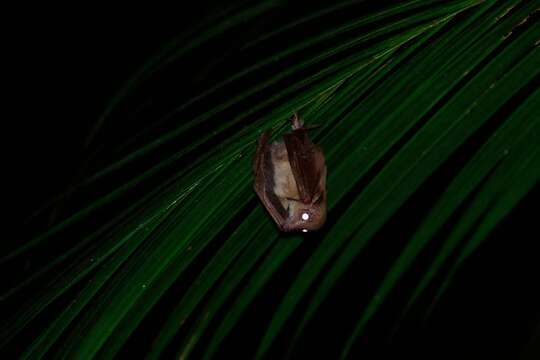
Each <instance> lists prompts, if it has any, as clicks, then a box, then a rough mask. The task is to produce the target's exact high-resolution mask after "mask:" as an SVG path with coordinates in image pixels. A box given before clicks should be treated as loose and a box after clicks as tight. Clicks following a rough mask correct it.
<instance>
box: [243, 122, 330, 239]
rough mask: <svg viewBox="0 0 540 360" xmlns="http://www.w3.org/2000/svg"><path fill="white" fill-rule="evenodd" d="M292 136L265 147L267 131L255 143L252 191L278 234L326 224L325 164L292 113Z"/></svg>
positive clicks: (302, 126)
mask: <svg viewBox="0 0 540 360" xmlns="http://www.w3.org/2000/svg"><path fill="white" fill-rule="evenodd" d="M291 121H292V132H290V133H287V134H284V135H283V140H282V141H275V142H273V143H269V138H270V131H269V130H267V131H265V132H264V133H263V134H262V135H261V136H260V137H259V139H258V141H257V151H256V153H255V158H254V160H253V173H254V177H255V181H254V184H253V188H254V189H255V192H256V193H257V195H258V196H259V198H260V199H261V202H262V203H263V205H264V207H265V208H266V210H268V212H269V213H270V215H271V216H272V218H273V219H274V221H275V223H276V224H277V226H278V227H279V229H280V230H281V231H284V232H292V231H303V232H308V231H312V230H317V229H319V228H320V227H321V226H322V225H323V224H324V222H325V221H326V164H325V159H324V154H323V152H322V150H321V148H320V147H318V146H316V145H314V144H313V143H312V142H311V140H310V139H309V137H308V130H309V129H311V128H313V127H314V126H310V127H304V124H303V121H302V120H301V119H300V118H299V117H298V115H297V114H296V113H295V114H294V115H293V117H292V118H291Z"/></svg>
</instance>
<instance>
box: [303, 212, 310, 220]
mask: <svg viewBox="0 0 540 360" xmlns="http://www.w3.org/2000/svg"><path fill="white" fill-rule="evenodd" d="M308 219H309V214H308V213H307V212H305V213H302V220H304V221H305V220H308Z"/></svg>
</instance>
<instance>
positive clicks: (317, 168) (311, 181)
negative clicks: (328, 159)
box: [283, 128, 326, 204]
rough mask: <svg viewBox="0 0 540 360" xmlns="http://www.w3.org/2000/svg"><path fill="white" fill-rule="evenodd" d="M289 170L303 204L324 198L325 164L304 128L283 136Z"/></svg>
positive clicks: (318, 149)
mask: <svg viewBox="0 0 540 360" xmlns="http://www.w3.org/2000/svg"><path fill="white" fill-rule="evenodd" d="M283 139H284V141H285V146H286V148H287V154H288V156H289V162H290V164H291V169H292V172H293V175H294V179H295V181H296V186H297V187H298V193H299V195H300V199H301V200H302V202H303V203H306V204H307V203H311V204H313V203H315V202H318V201H319V200H322V199H324V198H325V191H326V190H325V189H326V164H325V160H324V155H323V152H322V150H321V149H320V148H319V147H317V146H315V145H314V144H313V143H312V142H311V140H310V139H309V137H308V135H307V130H306V129H305V128H300V129H297V130H294V131H293V132H292V133H289V134H285V135H284V136H283Z"/></svg>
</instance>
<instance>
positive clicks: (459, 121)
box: [0, 0, 540, 359]
mask: <svg viewBox="0 0 540 360" xmlns="http://www.w3.org/2000/svg"><path fill="white" fill-rule="evenodd" d="M302 9H303V12H302V13H301V15H299V12H300V11H299V6H298V5H297V6H295V5H291V4H289V5H286V4H282V3H280V2H263V3H262V4H258V5H254V6H248V5H246V4H243V5H242V6H234V7H231V8H228V9H225V10H224V11H223V12H222V13H218V14H215V15H213V16H211V17H209V18H208V19H207V20H206V21H205V22H203V23H201V24H200V26H199V27H198V28H195V29H193V31H192V32H190V33H186V34H181V35H179V37H178V38H177V39H175V40H173V41H172V42H171V43H170V44H169V45H168V46H166V47H165V48H164V49H163V50H162V51H161V52H160V53H158V54H156V55H155V57H153V58H152V59H149V60H148V62H147V63H146V64H145V65H144V66H143V67H142V68H141V69H140V71H138V72H137V73H136V74H134V75H133V77H132V78H131V79H130V80H129V81H127V83H126V85H125V87H123V88H122V89H121V90H120V91H119V93H118V94H117V96H115V97H114V98H113V99H111V102H110V105H109V106H108V107H107V109H106V110H105V111H104V113H103V115H102V116H101V117H100V118H99V119H98V121H96V125H95V127H94V128H93V130H92V131H91V133H89V134H88V138H87V146H88V148H89V149H90V150H89V151H90V152H91V153H92V156H94V157H96V158H100V159H105V160H104V161H102V162H100V163H92V162H91V161H90V162H89V164H87V167H86V168H85V177H84V179H82V180H80V181H78V182H77V183H76V184H74V185H73V187H72V188H71V189H70V190H69V191H67V192H66V193H65V194H63V195H61V196H59V197H58V198H57V199H55V200H54V201H53V202H52V203H51V204H50V206H49V208H47V209H46V210H45V211H54V210H55V209H57V208H59V206H60V205H63V206H64V209H65V211H64V212H63V218H62V219H61V220H60V221H58V222H57V223H56V224H54V225H52V226H50V227H49V228H47V229H45V230H44V231H43V232H42V233H41V234H39V235H38V236H36V237H34V238H33V239H30V240H28V241H26V242H24V243H23V244H20V245H18V246H17V247H16V248H13V249H11V251H10V252H9V253H7V254H3V255H2V258H1V259H0V264H1V266H2V271H3V272H8V271H11V270H10V269H16V268H17V267H18V266H20V264H22V263H24V262H25V261H28V259H32V261H33V263H32V272H31V273H30V274H26V273H25V274H24V275H23V276H17V275H14V276H13V278H12V279H11V280H10V283H9V284H8V286H5V287H4V290H3V293H2V295H1V298H0V301H1V302H2V304H3V306H6V308H7V307H8V306H9V308H10V309H11V308H12V309H13V311H10V312H9V314H8V315H9V317H8V319H6V320H5V322H4V325H3V326H2V328H1V337H0V339H1V342H0V346H1V348H2V351H3V352H5V353H13V354H16V356H17V358H50V357H53V358H56V357H59V358H61V357H69V358H72V357H74V358H81V359H90V358H113V357H119V356H122V355H128V354H131V355H133V354H135V355H136V356H137V357H147V358H152V359H158V358H169V357H174V358H178V357H180V358H182V359H184V358H201V357H202V358H212V357H215V358H221V357H224V356H226V355H229V356H230V355H231V354H232V355H235V356H242V357H248V358H251V357H257V358H265V357H266V358H281V357H284V356H289V357H293V358H296V357H298V358H302V357H304V356H306V355H311V356H314V355H319V356H324V357H330V358H339V357H342V358H349V357H355V356H360V355H365V356H369V355H370V354H373V353H377V351H379V350H378V349H381V348H382V349H383V350H381V351H382V352H381V354H386V353H388V354H390V353H394V352H395V353H400V352H401V350H400V349H405V348H406V346H405V345H403V344H404V343H405V342H410V341H411V339H413V338H414V337H415V335H411V333H414V334H419V335H418V336H423V337H426V336H427V335H426V333H427V332H429V331H430V329H432V327H434V328H437V326H442V325H437V324H438V323H437V321H439V320H437V319H441V315H440V314H441V311H443V310H440V309H447V308H448V307H445V305H444V304H447V301H450V300H448V299H452V295H451V294H455V293H456V292H458V290H456V289H458V288H457V287H456V286H457V285H455V283H458V284H459V283H460V281H458V280H456V279H461V277H462V276H465V275H460V274H468V273H469V272H470V273H471V274H472V273H473V272H474V271H475V270H474V267H472V268H471V263H472V264H474V263H475V261H476V260H474V258H475V256H476V255H477V254H478V253H481V250H482V249H483V248H485V247H486V244H487V243H489V242H490V241H491V242H494V240H493V239H494V236H495V235H496V234H497V232H499V231H501V230H500V229H501V228H503V226H505V224H506V223H507V222H508V219H511V218H513V216H514V214H516V213H519V214H521V213H523V212H519V211H520V210H519V209H520V208H521V207H522V206H523V204H531V200H530V199H532V196H535V194H536V195H537V193H538V192H537V189H538V182H539V179H540V87H539V84H540V66H539V64H540V49H539V41H540V26H538V23H537V21H538V16H539V10H538V9H540V3H539V2H538V1H478V0H467V1H465V0H462V1H416V0H412V1H401V2H397V3H396V2H383V3H379V2H369V1H366V2H356V1H347V2H339V3H337V4H334V5H332V6H323V7H320V6H316V5H313V6H312V7H310V8H307V9H306V8H302ZM294 111H298V112H299V113H300V114H301V115H302V117H303V118H304V119H305V120H306V122H307V123H316V124H321V125H322V126H321V127H320V128H317V129H314V130H313V132H312V138H313V140H314V142H316V143H319V144H320V145H321V147H322V148H323V149H324V150H325V154H326V158H327V165H328V205H329V215H328V220H327V224H326V225H325V226H324V228H323V229H322V230H320V231H319V232H316V233H313V234H308V235H285V234H281V233H279V232H278V230H277V228H276V227H275V225H274V224H273V222H272V220H271V218H270V217H269V216H268V214H267V213H266V212H265V210H264V208H263V207H262V206H261V205H260V204H259V203H258V200H257V199H256V197H255V195H254V192H253V190H252V173H251V160H252V157H253V154H254V151H255V141H256V139H257V137H258V135H259V134H260V133H261V132H262V131H264V130H266V129H268V128H272V129H273V130H275V132H276V133H279V132H283V131H284V130H285V129H286V128H287V126H288V124H287V121H286V120H287V118H288V117H289V116H290V114H291V113H292V112H294ZM130 124H131V125H130ZM114 129H122V132H121V136H119V135H118V132H116V131H115V130H114ZM66 204H67V205H66ZM504 239H505V241H507V240H510V239H507V237H505V238H504ZM508 246H509V247H511V246H513V245H512V244H510V245H508ZM516 246H524V245H523V244H522V243H519V242H518V244H517V245H516ZM36 254H39V256H36ZM467 269H469V270H467ZM471 269H472V270H471ZM21 299H23V300H22V301H21ZM438 309H439V310H438ZM448 316H450V315H448ZM440 321H442V320H440ZM442 323H444V322H442ZM430 324H435V325H430ZM424 326H425V328H424ZM430 326H432V327H430ZM464 326H465V327H466V326H467V325H466V324H465V325H464ZM425 329H428V330H425ZM437 329H438V328H437ZM420 334H421V335H420ZM523 336H524V337H525V339H523V341H522V342H520V344H519V345H513V344H510V343H509V345H508V347H507V348H505V349H506V350H505V351H521V348H519V346H524V345H523V344H526V343H527V341H528V339H529V338H531V337H532V336H534V334H533V331H532V330H531V331H530V332H528V333H526V334H524V335H523ZM456 337H457V338H458V340H456V341H457V343H458V344H461V343H460V342H459V334H457V335H456ZM428 338H429V337H428ZM319 339H322V340H319ZM318 341H321V342H318ZM442 343H444V342H442ZM444 344H447V343H444ZM417 345H418V343H414V341H413V342H411V343H410V344H409V345H408V346H410V347H411V348H414V347H415V346H417ZM404 346H405V347H404ZM480 348H481V346H480ZM409 350H410V349H409ZM412 351H413V352H412V353H414V351H415V350H412ZM418 351H419V352H418V354H420V353H422V352H421V351H420V350H418ZM422 351H426V352H427V353H429V354H431V353H430V352H429V350H426V349H424V350H422ZM449 351H457V350H455V349H454V350H449ZM486 351H487V352H486V353H494V352H490V351H488V350H486Z"/></svg>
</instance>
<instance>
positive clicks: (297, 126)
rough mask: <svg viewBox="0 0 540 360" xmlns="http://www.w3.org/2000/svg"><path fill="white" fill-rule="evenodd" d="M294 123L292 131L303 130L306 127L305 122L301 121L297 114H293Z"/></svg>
mask: <svg viewBox="0 0 540 360" xmlns="http://www.w3.org/2000/svg"><path fill="white" fill-rule="evenodd" d="M291 121H292V129H293V130H296V129H302V128H303V127H304V121H303V120H302V119H300V116H298V113H297V112H294V113H293V116H292V117H291Z"/></svg>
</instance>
